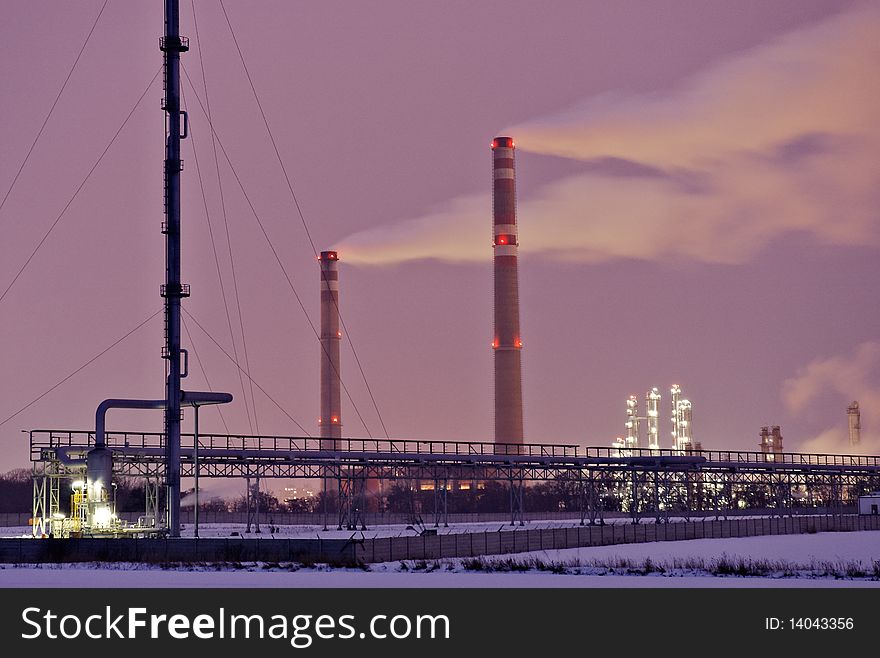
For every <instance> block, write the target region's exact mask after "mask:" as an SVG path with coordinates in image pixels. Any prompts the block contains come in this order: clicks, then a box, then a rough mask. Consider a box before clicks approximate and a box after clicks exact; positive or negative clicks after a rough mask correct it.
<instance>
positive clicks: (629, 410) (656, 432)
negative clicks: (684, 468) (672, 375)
mask: <svg viewBox="0 0 880 658" xmlns="http://www.w3.org/2000/svg"><path fill="white" fill-rule="evenodd" d="M669 394H670V400H671V402H672V413H671V416H670V423H671V431H670V435H671V441H670V445H669V448H670V449H671V450H672V451H673V452H675V453H678V454H684V453H686V452H690V451H691V450H702V443H701V442H699V441H694V438H693V405H692V404H691V401H690V400H688V399H686V398H683V397H682V393H681V386H679V385H678V384H673V385H672V388H670V389H669ZM661 399H662V396H661V395H660V391H659V389H658V388H657V387H656V386H655V387H654V388H652V389H651V390H650V391H648V392H647V393H645V415H644V416H641V415H639V399H638V397H636V396H635V395H630V396H629V398H627V400H626V422H625V423H624V427H625V428H626V435H625V436H622V437H617V438H616V439H615V440H614V441H613V442H612V443H611V447H612V448H614V449H615V450H617V454H618V455H620V456H624V455H627V454H631V453H630V452H629V451H631V450H633V449H634V448H647V449H648V450H655V451H659V450H660V449H661V447H662V446H661V445H660V402H661ZM643 422H644V427H645V434H646V440H643V439H642V432H641V428H642V423H643Z"/></svg>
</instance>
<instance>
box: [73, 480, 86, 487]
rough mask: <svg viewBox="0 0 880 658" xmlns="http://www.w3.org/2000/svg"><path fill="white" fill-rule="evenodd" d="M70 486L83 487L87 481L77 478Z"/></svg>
mask: <svg viewBox="0 0 880 658" xmlns="http://www.w3.org/2000/svg"><path fill="white" fill-rule="evenodd" d="M70 486H71V487H73V488H74V489H82V488H83V487H84V486H86V483H85V482H83V481H82V480H75V481H74V482H73V483H72V484H71V485H70Z"/></svg>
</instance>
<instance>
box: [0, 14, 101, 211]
mask: <svg viewBox="0 0 880 658" xmlns="http://www.w3.org/2000/svg"><path fill="white" fill-rule="evenodd" d="M109 1H110V0H104V4H103V5H101V9H100V11H99V12H98V15H97V16H96V17H95V22H94V23H92V29H90V30H89V33H88V34H87V35H86V40H85V41H83V45H82V48H80V49H79V53H77V55H76V59H74V60H73V66H71V67H70V70H69V71H68V72H67V77H66V78H64V82H63V83H62V84H61V89H59V90H58V95H57V96H55V100H54V101H52V107H50V108H49V113H48V114H47V115H46V118H45V119H43V125H41V126H40V129H39V130H38V131H37V136H36V137H34V141H33V143H32V144H31V147H30V148H29V149H28V152H27V154H25V156H24V160H22V161H21V166H20V167H19V168H18V171H17V172H16V173H15V177H14V178H13V179H12V182H11V183H10V184H9V189H8V190H6V194H5V195H4V196H3V201H0V210H3V206H5V205H6V200H7V199H8V198H9V195H10V194H12V188H14V187H15V184H16V183H17V182H18V177H19V176H21V172H22V171H24V167H25V165H26V164H27V163H28V160H30V157H31V153H33V152H34V147H36V145H37V142H38V141H39V139H40V136H41V135H42V134H43V130H45V128H46V124H47V123H49V118H50V117H51V116H52V112H54V111H55V106H56V105H58V101H59V100H60V99H61V94H63V93H64V89H65V88H66V87H67V83H68V82H70V78H71V76H72V75H73V71H74V69H76V65H77V64H78V63H79V58H80V57H82V54H83V51H85V49H86V46H87V45H89V40H90V39H91V38H92V33H93V32H94V31H95V28H96V27H97V25H98V21H99V20H101V14H103V13H104V9H105V8H106V7H107V3H108V2H109Z"/></svg>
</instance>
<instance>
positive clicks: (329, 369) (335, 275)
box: [318, 251, 342, 450]
mask: <svg viewBox="0 0 880 658" xmlns="http://www.w3.org/2000/svg"><path fill="white" fill-rule="evenodd" d="M318 261H319V263H320V266H321V417H320V419H319V421H318V423H319V425H320V435H321V438H322V439H326V441H324V440H322V441H321V447H322V448H324V449H325V450H334V449H336V448H337V447H338V446H337V444H336V441H335V439H339V438H341V437H342V397H341V394H340V391H341V388H342V386H341V371H340V369H339V367H340V366H339V346H340V343H341V340H342V332H341V331H340V329H339V254H338V253H337V252H335V251H322V252H321V255H320V257H319V258H318Z"/></svg>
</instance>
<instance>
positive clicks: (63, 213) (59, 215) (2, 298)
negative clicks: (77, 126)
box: [0, 67, 162, 302]
mask: <svg viewBox="0 0 880 658" xmlns="http://www.w3.org/2000/svg"><path fill="white" fill-rule="evenodd" d="M161 72H162V68H161V67H160V68H159V70H158V71H156V74H155V75H154V76H153V79H152V80H150V83H149V84H148V85H147V87H146V89H144V92H143V93H142V94H141V95H140V98H138V99H137V102H136V103H135V104H134V106H133V107H132V108H131V111H130V112H129V113H128V116H126V117H125V120H124V121H123V122H122V125H120V126H119V128H118V129H117V130H116V133H114V135H113V137H112V138H111V139H110V142H109V143H108V144H107V146H106V147H104V150H103V151H102V152H101V155H100V156H98V159H97V160H96V161H95V164H93V165H92V168H91V169H89V173H87V174H86V176H85V178H83V180H82V182H81V183H80V184H79V187H77V188H76V191H75V192H74V193H73V196H71V197H70V200H69V201H68V202H67V203H66V204H65V205H64V208H62V209H61V212H60V213H58V217H56V218H55V221H54V222H52V226H50V227H49V230H48V231H46V233H45V235H43V237H42V239H41V240H40V241H39V242H38V243H37V246H36V247H34V250H33V251H32V252H31V255H30V256H28V258H27V260H26V261H25V262H24V265H22V266H21V269H19V270H18V272H17V273H16V275H15V276H14V277H13V279H12V281H11V282H10V284H9V285H8V286H6V290H4V291H3V294H2V295H0V302H2V301H3V300H4V299H6V295H8V294H9V291H10V290H12V286H14V285H15V282H16V281H18V277H20V276H21V274H22V272H24V271H25V269H26V268H27V266H28V265H29V264H30V262H31V261H32V260H33V258H34V256H36V255H37V252H38V251H39V250H40V247H42V246H43V243H44V242H46V238H48V237H49V234H50V233H51V232H52V230H53V229H54V228H55V227H56V226H57V225H58V222H60V221H61V218H62V217H64V215H65V213H67V209H68V208H70V205H71V204H72V203H73V201H74V199H76V197H77V195H78V194H79V193H80V191H81V190H82V189H83V187H85V185H86V183H87V182H88V180H89V178H91V176H92V174H93V173H94V171H95V169H97V168H98V165H99V164H101V160H103V159H104V156H105V155H107V151H109V150H110V147H111V146H113V142H115V141H116V138H117V137H119V133H121V132H122V129H123V128H125V124H127V123H128V120H129V119H131V115H132V114H134V111H135V110H136V109H137V107H138V105H140V104H141V101H142V100H143V99H144V96H146V95H147V92H148V91H150V87H152V86H153V83H154V82H155V81H156V78H158V77H159V73H161Z"/></svg>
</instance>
